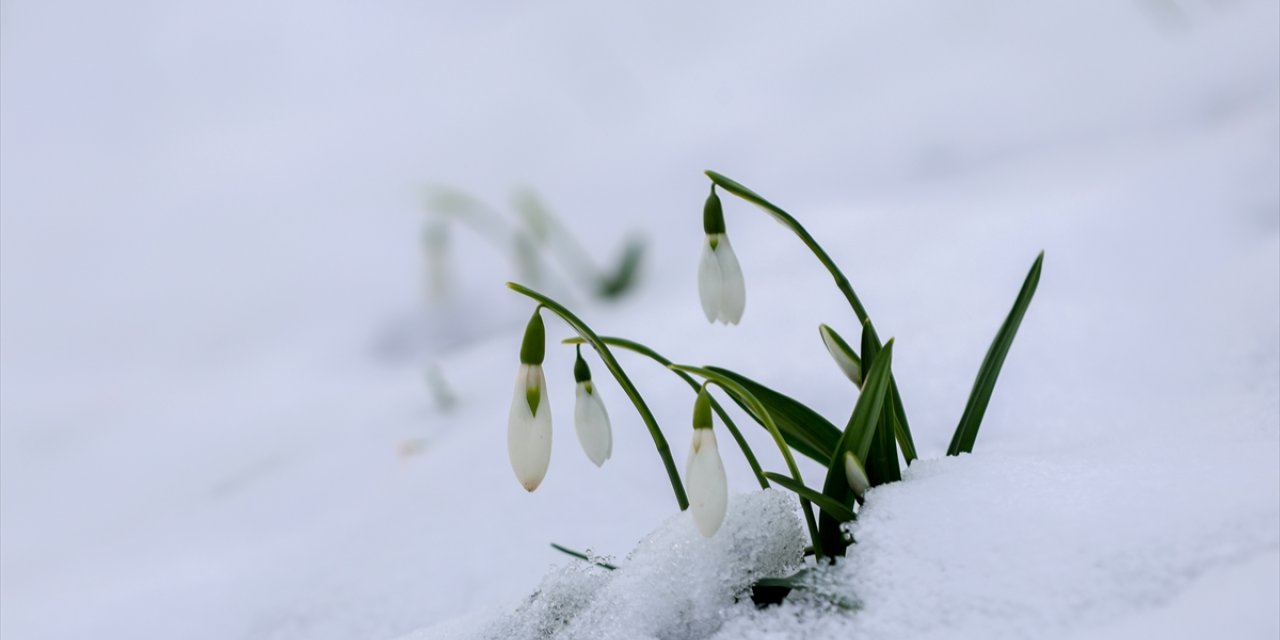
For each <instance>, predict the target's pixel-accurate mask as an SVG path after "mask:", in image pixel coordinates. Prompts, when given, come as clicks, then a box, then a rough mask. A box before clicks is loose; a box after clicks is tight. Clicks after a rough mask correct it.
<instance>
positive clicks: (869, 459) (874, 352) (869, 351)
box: [858, 321, 902, 487]
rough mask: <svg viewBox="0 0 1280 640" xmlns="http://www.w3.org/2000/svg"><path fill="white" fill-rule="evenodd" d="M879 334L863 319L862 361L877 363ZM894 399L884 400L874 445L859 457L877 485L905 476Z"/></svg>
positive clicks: (871, 480) (873, 436) (889, 389)
mask: <svg viewBox="0 0 1280 640" xmlns="http://www.w3.org/2000/svg"><path fill="white" fill-rule="evenodd" d="M880 350H881V347H880V336H879V335H877V334H876V330H875V327H873V326H871V322H870V321H868V322H866V323H863V327H862V361H863V363H870V364H871V365H872V366H874V364H875V360H876V358H878V357H879V354H880ZM892 388H893V378H892V377H890V378H889V385H888V390H887V391H886V396H889V394H890V393H891V392H892ZM893 421H894V417H893V402H892V398H891V397H890V398H889V402H885V403H884V408H883V410H882V411H881V412H880V417H879V418H878V419H877V420H876V423H875V430H874V433H873V434H872V436H871V448H870V449H869V450H868V451H867V453H866V455H865V456H860V457H859V458H858V459H859V460H862V461H864V464H865V467H866V470H867V479H868V480H869V481H870V482H871V486H873V487H878V486H880V485H882V484H885V483H888V482H897V481H899V480H901V479H902V470H901V468H900V467H899V466H898V449H897V446H896V433H895V431H894V427H893Z"/></svg>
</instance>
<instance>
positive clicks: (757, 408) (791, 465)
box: [670, 364, 823, 558]
mask: <svg viewBox="0 0 1280 640" xmlns="http://www.w3.org/2000/svg"><path fill="white" fill-rule="evenodd" d="M670 368H671V369H673V370H675V371H684V372H687V373H692V374H693V375H695V376H701V377H702V378H705V379H706V380H707V382H709V383H711V384H715V385H717V386H719V387H720V388H721V389H724V390H725V391H727V392H729V393H730V394H732V395H734V396H736V397H737V398H738V399H739V400H741V401H742V402H744V403H745V404H746V405H747V407H748V408H749V409H750V410H751V412H752V413H754V414H756V415H757V416H758V417H759V418H760V422H762V423H764V426H765V429H768V430H769V434H770V435H772V436H773V441H774V442H775V443H776V444H777V445H778V451H780V452H782V458H783V459H784V460H786V462H787V469H788V470H789V471H790V472H791V477H792V478H793V479H795V481H796V483H797V484H799V485H800V486H804V478H803V477H801V476H800V467H798V466H796V459H795V458H794V457H792V455H791V447H788V446H787V442H786V440H783V438H782V432H780V431H778V425H777V424H775V423H774V422H773V417H772V416H770V415H769V410H768V409H766V408H765V407H764V405H763V404H762V403H761V402H760V400H758V399H757V398H756V397H755V395H753V394H752V393H751V392H750V391H747V389H746V387H743V386H742V385H740V384H738V383H737V381H735V380H733V379H732V378H729V377H728V376H725V375H722V374H720V373H717V372H715V371H712V370H710V369H705V368H702V367H691V366H688V365H683V364H673V365H671V366H670ZM800 508H801V510H802V511H804V521H805V525H806V526H808V527H809V539H810V540H812V541H813V555H814V557H815V558H822V555H823V554H822V539H821V538H820V537H819V536H818V522H817V520H815V519H814V517H813V504H812V503H811V502H809V499H808V498H805V497H804V496H800Z"/></svg>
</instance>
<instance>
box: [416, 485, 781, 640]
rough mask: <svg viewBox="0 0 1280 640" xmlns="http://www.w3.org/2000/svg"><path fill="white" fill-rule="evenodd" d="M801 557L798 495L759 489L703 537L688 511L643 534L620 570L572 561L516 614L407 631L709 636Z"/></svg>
mask: <svg viewBox="0 0 1280 640" xmlns="http://www.w3.org/2000/svg"><path fill="white" fill-rule="evenodd" d="M803 553H804V538H803V536H802V528H801V524H800V519H799V517H798V516H797V515H796V512H795V505H794V500H793V498H792V497H791V496H789V495H785V494H783V493H781V492H779V491H774V490H770V491H757V492H755V493H752V494H746V495H741V496H735V497H734V499H733V500H731V503H730V508H729V513H728V515H727V516H726V518H725V521H724V524H723V526H722V527H721V529H720V531H719V532H717V534H716V535H715V536H712V537H710V538H705V537H703V536H702V534H701V533H699V532H698V531H697V529H696V528H694V526H693V521H692V519H691V518H689V517H688V514H684V513H682V514H678V515H675V516H672V517H671V518H669V519H668V520H667V521H666V522H665V523H663V524H662V525H661V526H660V527H658V529H657V530H655V531H654V532H653V533H651V534H649V535H648V536H646V537H645V538H644V539H643V540H641V541H640V543H639V544H638V545H636V548H635V550H633V551H632V552H631V553H630V554H628V556H627V558H626V560H625V561H624V562H623V564H622V566H621V568H619V569H617V570H614V571H610V570H606V569H603V568H599V567H596V566H593V565H589V564H586V563H583V562H574V563H569V564H568V565H566V566H564V567H562V568H560V569H557V570H555V571H553V572H552V573H551V574H549V575H548V576H547V577H546V578H544V579H543V581H542V584H541V585H540V586H539V587H538V589H537V590H536V591H535V592H533V594H532V595H530V596H529V597H528V598H527V599H526V600H525V602H524V603H522V604H521V605H520V606H519V607H518V608H517V609H516V610H515V611H513V612H511V613H507V614H505V615H499V616H496V617H495V618H494V619H492V620H488V621H486V622H484V623H480V624H476V625H475V626H473V627H472V628H471V629H469V632H468V633H462V634H456V635H455V633H456V632H453V631H450V630H448V629H444V630H440V633H438V634H437V633H435V632H432V631H431V630H427V631H425V632H423V633H422V634H419V635H415V636H410V637H416V638H423V639H424V640H425V639H426V638H433V637H438V638H458V639H462V638H471V637H473V638H493V639H495V640H497V639H503V640H520V639H523V638H547V637H562V638H592V639H597V640H612V639H624V638H645V637H653V638H698V637H706V636H707V635H708V634H709V633H711V632H714V631H715V630H716V629H718V628H720V626H721V624H722V622H723V619H724V617H725V616H726V612H734V611H736V612H741V611H744V610H750V609H752V608H754V605H753V604H751V600H750V586H751V583H752V582H754V581H755V580H758V579H760V578H765V577H771V576H783V575H789V574H791V573H793V572H795V571H796V570H798V569H800V567H801V558H802V557H803ZM606 560H607V559H606ZM406 640H408V639H407V638H406Z"/></svg>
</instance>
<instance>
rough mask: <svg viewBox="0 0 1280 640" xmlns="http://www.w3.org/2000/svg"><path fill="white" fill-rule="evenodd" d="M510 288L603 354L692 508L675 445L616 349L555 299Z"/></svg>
mask: <svg viewBox="0 0 1280 640" xmlns="http://www.w3.org/2000/svg"><path fill="white" fill-rule="evenodd" d="M507 288H509V289H511V290H512V291H515V292H516V293H519V294H521V295H524V296H528V297H530V298H532V299H534V300H536V301H538V302H540V303H541V304H542V306H543V307H544V308H546V309H547V310H548V311H551V312H552V313H554V314H556V315H557V316H560V319H561V320H564V321H565V323H566V324H568V325H569V326H570V327H573V330H574V331H577V332H578V335H580V336H582V339H583V340H585V341H586V342H587V343H588V344H590V345H591V346H592V347H593V348H595V350H596V353H598V354H599V355H600V360H601V361H602V362H604V366H605V367H606V368H607V369H609V373H612V374H613V377H614V378H615V379H616V380H617V381H618V385H619V386H621V387H622V390H623V392H625V393H626V394H627V397H628V398H630V399H631V403H632V404H634V405H635V407H636V411H637V412H639V414H640V419H641V420H643V421H644V424H645V426H646V427H648V428H649V435H650V436H652V437H653V445H654V447H655V448H657V450H658V455H659V456H660V457H661V458H662V464H663V466H664V467H666V470H667V477H668V478H669V479H670V480H671V489H672V490H673V491H675V494H676V503H677V504H679V505H680V510H681V511H684V510H685V509H688V508H689V498H688V497H687V496H685V493H684V485H683V484H682V483H681V482H680V474H679V473H678V472H677V471H676V463H675V461H674V460H672V459H671V447H670V446H669V445H667V439H666V438H665V437H664V436H663V435H662V429H661V428H659V427H658V421H657V420H656V419H654V417H653V412H651V411H649V406H648V405H646V404H645V403H644V398H641V397H640V392H639V391H637V390H636V387H635V385H633V384H631V379H630V378H628V377H627V374H626V372H624V371H623V370H622V365H619V364H618V361H617V359H615V358H614V357H613V353H612V352H610V351H609V347H608V346H607V345H605V343H604V341H603V340H601V339H600V336H598V335H596V333H595V332H594V331H592V330H591V327H588V326H587V324H586V323H585V322H583V321H582V320H581V319H580V318H578V316H576V315H574V314H573V312H571V311H569V310H568V309H566V308H564V307H563V306H561V305H560V303H558V302H556V301H555V300H552V299H551V298H548V297H547V296H545V295H542V294H541V293H538V292H537V291H534V290H533V289H530V288H528V287H525V286H522V285H518V284H516V283H514V282H508V283H507Z"/></svg>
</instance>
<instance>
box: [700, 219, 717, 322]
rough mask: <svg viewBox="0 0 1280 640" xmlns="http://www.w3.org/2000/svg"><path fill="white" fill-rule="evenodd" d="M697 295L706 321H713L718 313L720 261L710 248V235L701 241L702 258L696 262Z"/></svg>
mask: <svg viewBox="0 0 1280 640" xmlns="http://www.w3.org/2000/svg"><path fill="white" fill-rule="evenodd" d="M721 237H723V234H721ZM698 296H699V297H700V298H701V299H702V313H704V314H706V316H707V322H715V321H716V317H717V316H719V315H720V263H719V260H718V259H717V258H716V252H715V251H713V250H712V249H711V236H707V238H706V241H705V242H703V244H702V259H701V260H700V261H699V262H698Z"/></svg>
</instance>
